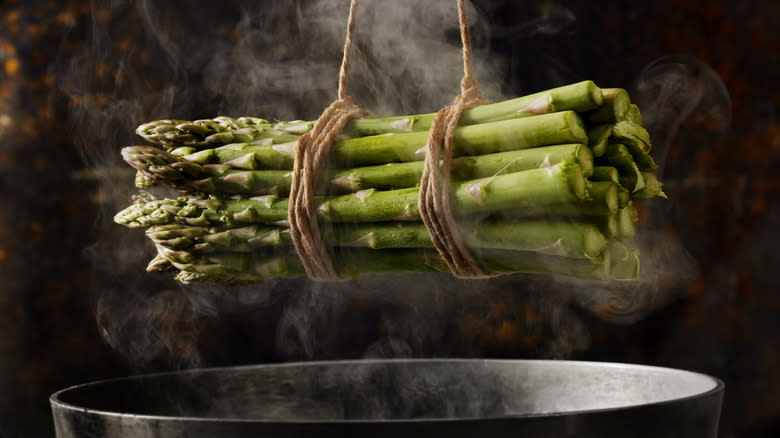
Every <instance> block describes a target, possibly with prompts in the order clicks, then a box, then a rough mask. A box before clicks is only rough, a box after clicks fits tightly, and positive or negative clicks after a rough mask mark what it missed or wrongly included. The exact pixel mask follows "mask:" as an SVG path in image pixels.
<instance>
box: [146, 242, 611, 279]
mask: <svg viewBox="0 0 780 438" xmlns="http://www.w3.org/2000/svg"><path fill="white" fill-rule="evenodd" d="M158 251H159V252H160V254H159V256H158V258H162V259H164V260H167V261H168V262H169V265H165V264H164V263H160V262H157V264H156V266H158V267H161V268H173V269H178V270H180V271H181V272H179V274H178V275H177V276H176V279H177V280H179V281H181V282H183V283H194V282H216V283H222V284H246V283H255V282H259V281H263V280H265V279H269V278H294V277H301V276H304V275H306V274H305V272H304V269H303V266H302V264H301V262H300V260H299V259H298V257H297V256H295V255H293V254H290V255H277V256H270V257H269V256H267V255H265V254H254V253H252V254H244V253H214V254H207V255H194V254H192V253H189V252H186V251H171V250H168V249H166V248H159V247H158ZM475 257H476V259H477V262H478V263H479V264H480V265H481V266H482V267H483V268H485V269H486V270H488V271H491V272H496V273H518V272H525V273H543V274H553V275H563V276H569V277H576V278H584V279H593V280H606V279H609V278H610V277H609V276H610V270H611V268H612V263H611V260H610V257H611V255H610V254H608V253H607V252H605V254H604V260H603V262H601V263H593V262H591V261H590V260H588V259H586V258H572V257H562V256H556V255H547V254H539V253H534V252H524V251H506V250H483V251H479V252H478V253H476V254H475ZM332 258H333V262H334V264H335V266H336V267H337V269H338V270H339V272H340V273H341V274H342V275H343V276H345V277H348V278H359V277H362V276H365V275H370V274H380V273H423V272H449V270H448V267H447V265H446V264H445V263H444V261H443V260H441V258H440V256H439V254H438V253H437V252H436V251H435V250H430V249H389V250H342V251H338V252H336V253H334V254H333V257H332Z"/></svg>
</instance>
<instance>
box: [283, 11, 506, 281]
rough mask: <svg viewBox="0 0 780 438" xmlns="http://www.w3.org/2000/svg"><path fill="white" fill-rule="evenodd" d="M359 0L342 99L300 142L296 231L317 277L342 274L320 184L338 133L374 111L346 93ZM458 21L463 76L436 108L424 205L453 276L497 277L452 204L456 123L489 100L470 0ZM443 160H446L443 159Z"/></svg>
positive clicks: (293, 210) (292, 207)
mask: <svg viewBox="0 0 780 438" xmlns="http://www.w3.org/2000/svg"><path fill="white" fill-rule="evenodd" d="M356 10H357V0H351V4H350V8H349V19H348V21H347V36H346V39H345V41H344V54H343V58H342V60H341V70H340V71H339V91H338V93H339V94H338V100H336V101H334V102H333V103H331V104H330V106H328V108H326V109H325V111H324V112H323V113H322V115H320V117H319V118H318V119H317V123H315V125H314V127H313V128H312V129H311V130H310V131H309V132H307V133H306V134H304V135H302V136H301V137H300V138H299V139H298V142H297V143H296V147H295V161H294V164H293V174H292V184H291V188H290V202H289V205H288V209H287V212H288V216H289V222H290V235H291V237H292V240H293V244H294V245H295V249H296V251H297V252H298V255H299V257H300V258H301V261H302V262H303V266H304V268H305V269H306V273H307V274H308V276H309V277H310V278H312V279H315V280H340V279H342V277H341V276H340V275H339V273H338V271H337V270H336V269H335V267H334V266H333V262H332V260H331V259H330V256H329V254H328V252H327V249H326V248H325V245H324V243H323V242H322V237H321V234H320V228H319V224H318V222H317V212H316V207H315V204H314V184H315V182H316V181H317V179H318V177H319V175H320V172H321V171H322V168H323V166H324V164H325V160H326V157H327V154H328V151H329V150H330V148H331V146H332V145H333V141H334V140H335V139H336V136H337V135H338V134H339V133H340V132H341V130H342V129H343V128H344V126H345V125H346V124H347V122H349V120H350V119H353V118H358V117H365V116H368V115H370V113H369V112H368V111H366V110H364V109H362V108H360V107H358V106H356V105H355V104H353V103H352V99H350V98H349V97H348V96H347V95H346V90H347V72H348V70H349V62H350V54H351V51H352V40H353V38H354V32H355V13H356ZM458 21H459V23H460V35H461V42H462V44H463V73H464V74H463V79H462V80H461V83H460V88H461V93H460V94H459V95H458V96H457V97H456V98H455V102H454V103H453V104H452V105H450V106H447V107H444V108H442V109H441V110H439V112H438V113H436V116H435V117H434V119H433V123H432V125H431V129H430V132H429V134H428V143H427V146H426V147H427V151H426V155H425V163H424V167H423V174H422V177H421V179H420V195H419V199H418V208H419V212H420V216H421V218H422V221H423V223H424V224H425V227H426V228H427V229H428V233H429V234H430V236H431V240H432V241H433V244H434V246H435V247H436V250H437V251H438V252H439V254H440V255H441V257H442V259H444V261H445V262H446V263H447V265H448V266H449V268H450V270H451V271H452V273H453V275H455V276H456V277H460V278H483V277H489V276H492V275H493V274H491V273H490V272H487V271H485V270H484V269H482V268H481V267H480V266H479V265H478V264H477V263H476V262H475V261H474V258H473V257H472V256H471V254H470V253H469V252H468V249H467V248H466V246H465V245H464V244H463V240H462V239H461V237H460V235H459V234H458V232H457V228H456V225H455V220H454V219H453V217H452V212H451V208H450V196H449V194H450V169H451V168H452V144H453V139H454V137H455V128H456V126H457V125H458V120H459V119H460V116H461V114H462V113H463V111H465V110H467V109H470V108H473V107H475V106H478V105H481V104H483V103H485V100H484V98H483V97H482V92H481V90H480V87H479V83H478V82H477V80H476V79H475V78H474V72H473V70H472V68H471V36H470V33H469V27H468V22H467V18H466V6H465V0H458ZM440 163H441V164H440Z"/></svg>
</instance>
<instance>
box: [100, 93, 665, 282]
mask: <svg viewBox="0 0 780 438" xmlns="http://www.w3.org/2000/svg"><path fill="white" fill-rule="evenodd" d="M433 116H434V115H433V114H422V115H414V116H401V117H390V118H381V119H374V118H364V119H356V120H352V121H351V122H350V123H349V124H348V125H347V127H346V128H345V129H344V132H343V133H342V136H341V137H340V138H339V139H338V140H337V141H336V142H335V143H334V145H333V147H332V149H331V151H330V152H329V155H328V158H329V167H328V168H327V169H326V171H324V172H323V174H322V175H321V177H320V180H319V181H318V182H317V185H316V192H317V195H318V196H317V197H316V199H315V204H316V207H317V210H316V212H317V213H316V214H317V216H318V220H319V221H320V222H321V223H322V226H323V235H322V238H323V242H324V243H325V244H326V245H327V246H328V248H329V249H330V253H331V256H332V259H333V261H334V264H335V266H336V268H337V269H338V270H339V272H340V273H342V275H344V276H347V277H357V276H360V275H365V274H369V273H379V272H446V271H447V270H448V267H447V264H446V263H444V261H443V260H442V259H441V258H440V256H439V254H438V253H437V252H436V251H435V250H434V249H433V243H432V242H431V239H430V236H429V234H428V231H427V230H426V229H425V227H424V226H423V225H422V223H421V221H420V217H419V211H418V206H417V198H418V194H419V189H418V184H419V180H420V177H421V174H422V170H423V162H422V160H423V159H424V157H425V151H426V150H425V143H426V141H427V135H428V133H427V130H428V129H429V128H430V125H431V121H432V119H433ZM641 123H642V121H641V115H640V113H639V110H638V108H637V107H636V105H633V104H631V102H630V99H629V97H628V94H627V93H626V92H625V90H622V89H601V88H599V87H597V86H596V85H595V84H594V83H593V82H591V81H584V82H580V83H576V84H571V85H567V86H564V87H559V88H555V89H551V90H547V91H543V92H539V93H535V94H532V95H529V96H524V97H520V98H517V99H512V100H508V101H504V102H499V103H495V104H490V105H483V106H480V107H476V108H473V109H471V110H468V111H466V112H464V113H463V115H462V117H461V119H460V121H459V125H458V128H457V129H456V131H455V140H454V145H453V155H454V156H455V158H454V160H453V165H452V172H451V176H450V177H451V180H452V183H451V189H452V192H451V201H452V202H451V204H452V214H453V216H454V217H455V218H456V219H457V220H458V222H459V231H460V234H461V236H462V238H463V240H464V243H465V244H466V245H467V246H468V247H469V248H470V250H471V252H472V254H473V255H474V257H475V259H476V261H477V262H478V263H479V264H480V265H481V266H483V268H485V269H486V270H488V271H491V272H495V273H512V272H532V273H545V274H556V275H567V276H573V277H579V278H587V279H596V280H606V279H610V278H617V279H635V278H637V276H638V272H639V254H638V251H637V250H636V249H633V248H630V247H628V246H625V245H624V244H623V243H621V242H626V241H628V240H630V239H631V238H633V237H634V235H635V232H636V231H635V222H636V219H637V210H636V206H635V204H634V201H635V200H636V199H641V198H652V197H655V196H661V197H664V196H665V195H664V193H663V191H662V190H661V183H660V182H659V181H658V179H657V178H656V177H655V175H654V174H653V170H654V169H655V167H656V165H655V163H654V161H653V159H652V157H651V155H650V150H651V143H650V138H649V135H648V134H647V131H646V130H645V129H644V128H643V127H642V126H641ZM312 125H313V123H312V122H309V121H300V120H298V121H291V122H269V121H267V120H264V119H260V118H254V117H241V118H236V119H234V118H229V117H217V118H215V119H210V120H197V121H181V120H158V121H154V122H151V123H146V124H143V125H141V126H140V127H139V128H138V130H137V133H138V134H139V135H140V136H142V137H143V138H145V139H146V140H148V141H149V142H151V143H154V144H156V145H157V146H160V147H162V148H159V147H156V146H130V147H126V148H124V149H123V150H122V156H123V158H124V159H125V161H126V162H128V163H129V164H130V165H131V166H133V167H134V168H136V169H137V170H138V177H137V178H136V185H137V186H138V187H139V188H146V187H149V186H150V185H154V184H165V185H167V186H170V187H172V188H174V189H176V190H178V191H179V192H180V193H181V196H180V197H175V198H165V199H158V198H155V197H153V196H152V195H150V194H147V193H142V194H140V195H138V196H136V198H135V202H134V203H133V204H132V205H130V206H129V207H127V208H126V209H124V210H122V211H120V212H119V213H117V215H116V216H115V221H116V222H117V223H120V224H123V225H125V226H127V227H130V228H140V229H144V230H145V231H146V235H147V237H148V238H149V239H150V240H151V241H152V242H154V244H155V246H156V248H157V252H158V254H157V255H156V257H155V258H154V259H153V260H152V261H151V262H150V264H149V266H148V270H150V271H162V270H172V271H175V272H177V274H176V278H177V279H178V280H179V281H182V282H185V283H190V282H196V281H199V282H219V283H230V284H235V283H247V282H254V281H262V280H263V279H266V278H276V277H280V278H288V277H295V276H301V275H305V271H304V269H303V264H302V262H301V260H300V259H298V256H297V255H296V254H295V251H294V249H293V246H292V238H291V236H290V232H289V229H288V222H287V209H288V200H287V199H286V198H285V196H287V195H288V194H289V191H290V184H291V168H292V164H293V159H294V150H295V142H296V140H297V138H298V136H300V135H302V134H304V133H306V132H307V131H308V130H309V129H311V127H312Z"/></svg>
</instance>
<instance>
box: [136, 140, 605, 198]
mask: <svg viewBox="0 0 780 438" xmlns="http://www.w3.org/2000/svg"><path fill="white" fill-rule="evenodd" d="M122 157H123V158H124V160H125V161H126V162H127V163H128V164H130V165H131V166H133V167H135V168H136V169H137V170H138V171H139V172H140V174H141V175H142V177H143V180H144V185H143V186H142V188H143V187H147V186H148V183H146V181H157V182H162V183H165V184H168V185H169V186H171V187H173V188H175V189H178V190H181V191H184V192H192V191H197V192H203V193H213V194H228V195H260V194H275V195H280V196H284V195H287V194H288V193H289V190H290V184H291V180H292V176H291V173H290V172H289V171H286V170H255V171H251V170H236V169H231V168H230V167H229V166H226V165H221V164H205V165H200V164H198V163H195V162H192V161H188V160H186V159H184V158H181V157H177V156H175V155H173V154H170V153H168V152H165V151H163V150H161V149H157V148H155V147H151V146H129V147H126V148H123V149H122ZM564 160H565V161H570V162H575V163H577V164H579V165H580V166H581V167H582V170H583V174H584V176H586V177H587V176H589V175H590V174H591V173H592V169H593V156H592V154H591V153H590V149H589V148H588V147H587V146H585V145H578V144H569V145H555V146H544V147H539V148H533V149H520V150H516V151H508V152H499V153H495V154H486V155H477V156H473V157H460V158H457V159H455V160H453V172H452V174H453V177H454V178H455V179H459V180H468V179H475V178H480V177H485V176H492V175H496V174H504V173H512V172H517V171H522V170H529V169H533V168H539V167H542V166H545V167H549V166H551V165H554V164H557V163H560V162H561V161H564ZM422 170H423V163H422V162H420V161H414V162H409V163H388V164H384V165H379V166H368V167H358V168H355V169H349V170H341V171H337V170H331V171H328V172H326V173H325V174H324V175H323V178H322V179H323V180H324V181H323V182H328V183H329V184H326V185H323V184H318V185H317V187H318V190H319V192H320V193H325V192H326V191H327V188H329V187H333V188H336V189H338V190H340V191H349V192H356V191H360V190H365V189H370V188H376V189H380V190H388V189H398V188H406V187H414V186H416V185H417V184H419V181H420V178H421V176H422Z"/></svg>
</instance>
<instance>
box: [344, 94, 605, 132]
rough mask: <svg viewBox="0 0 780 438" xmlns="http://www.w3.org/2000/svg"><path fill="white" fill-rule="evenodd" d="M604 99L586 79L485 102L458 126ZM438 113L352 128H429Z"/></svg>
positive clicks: (580, 107) (360, 122) (583, 107)
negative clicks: (497, 100) (488, 102)
mask: <svg viewBox="0 0 780 438" xmlns="http://www.w3.org/2000/svg"><path fill="white" fill-rule="evenodd" d="M603 101H604V98H603V96H602V92H601V89H600V88H599V87H597V86H596V84H594V83H593V82H592V81H582V82H578V83H575V84H570V85H565V86H562V87H558V88H553V89H551V90H547V91H542V92H539V93H534V94H530V95H527V96H523V97H518V98H516V99H512V100H507V101H503V102H498V103H494V104H488V105H481V106H478V107H476V108H472V109H470V110H467V111H464V112H463V114H462V115H461V117H460V119H459V121H458V125H459V126H466V125H476V124H480V123H487V122H494V121H499V120H507V119H513V118H517V117H527V116H533V115H539V114H549V113H554V112H559V111H569V110H571V111H577V112H584V111H588V110H592V109H595V108H598V107H599V106H600V105H602V104H603ZM434 116H435V114H433V113H431V114H421V115H416V116H400V117H388V118H384V119H357V120H353V121H352V122H350V123H351V125H347V128H346V129H350V128H351V131H352V133H353V134H354V135H356V136H367V135H377V134H384V133H388V132H409V131H428V130H429V129H430V128H431V123H432V122H433V117H434Z"/></svg>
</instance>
